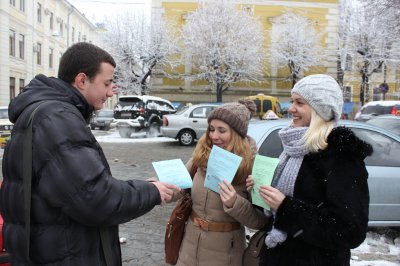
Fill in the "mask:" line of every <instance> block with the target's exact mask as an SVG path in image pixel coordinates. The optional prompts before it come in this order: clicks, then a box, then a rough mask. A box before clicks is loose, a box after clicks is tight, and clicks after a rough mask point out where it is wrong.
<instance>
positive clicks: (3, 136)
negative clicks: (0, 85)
mask: <svg viewBox="0 0 400 266" xmlns="http://www.w3.org/2000/svg"><path fill="white" fill-rule="evenodd" d="M12 129H13V123H11V122H10V120H9V119H8V107H7V106H2V107H0V147H2V148H3V147H4V146H5V145H6V143H7V141H8V140H9V139H10V136H11V130H12Z"/></svg>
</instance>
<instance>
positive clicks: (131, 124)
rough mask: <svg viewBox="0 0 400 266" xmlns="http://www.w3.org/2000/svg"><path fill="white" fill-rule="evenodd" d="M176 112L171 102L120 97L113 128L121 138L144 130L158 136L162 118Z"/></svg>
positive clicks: (158, 99) (152, 97)
mask: <svg viewBox="0 0 400 266" xmlns="http://www.w3.org/2000/svg"><path fill="white" fill-rule="evenodd" d="M175 112H176V110H175V108H174V107H173V106H172V104H171V102H170V101H168V100H165V99H163V98H160V97H155V96H148V95H145V96H139V95H127V96H120V97H119V99H118V103H117V105H116V106H115V109H114V118H115V122H113V123H112V124H111V126H115V127H116V128H117V130H118V132H119V135H120V136H121V137H122V138H129V137H130V136H131V134H132V133H133V132H137V131H139V130H142V129H145V130H147V132H148V133H149V134H152V135H153V134H158V133H159V132H160V126H161V125H162V119H163V116H164V115H166V114H173V113H175Z"/></svg>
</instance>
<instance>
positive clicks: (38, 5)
mask: <svg viewBox="0 0 400 266" xmlns="http://www.w3.org/2000/svg"><path fill="white" fill-rule="evenodd" d="M37 21H38V22H39V23H42V4H40V3H37Z"/></svg>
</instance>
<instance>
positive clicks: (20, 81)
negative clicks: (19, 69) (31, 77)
mask: <svg viewBox="0 0 400 266" xmlns="http://www.w3.org/2000/svg"><path fill="white" fill-rule="evenodd" d="M24 87H25V80H24V79H19V93H21V91H22V89H23V88H24Z"/></svg>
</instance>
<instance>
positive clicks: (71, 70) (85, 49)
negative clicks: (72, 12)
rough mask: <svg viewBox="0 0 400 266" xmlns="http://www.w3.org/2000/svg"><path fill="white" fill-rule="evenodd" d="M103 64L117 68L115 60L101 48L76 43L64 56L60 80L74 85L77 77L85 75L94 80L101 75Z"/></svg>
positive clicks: (85, 43) (60, 67)
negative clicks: (80, 74) (81, 74)
mask: <svg viewBox="0 0 400 266" xmlns="http://www.w3.org/2000/svg"><path fill="white" fill-rule="evenodd" d="M101 63H109V64H110V65H112V66H113V67H115V66H116V64H115V61H114V58H113V57H112V56H111V55H110V54H109V53H108V52H106V51H105V50H103V49H101V48H100V47H98V46H96V45H93V44H91V43H87V42H80V43H76V44H74V45H72V46H71V47H69V48H68V49H67V50H66V51H65V53H64V54H63V55H62V57H61V59H60V66H59V68H58V78H59V79H62V80H64V81H65V82H68V83H70V84H72V83H73V81H74V79H75V77H76V75H78V74H79V73H85V75H86V76H88V77H89V79H90V80H92V79H93V78H94V77H95V76H96V75H97V74H98V73H99V71H100V65H101Z"/></svg>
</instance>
